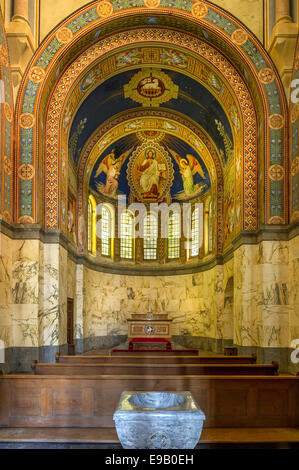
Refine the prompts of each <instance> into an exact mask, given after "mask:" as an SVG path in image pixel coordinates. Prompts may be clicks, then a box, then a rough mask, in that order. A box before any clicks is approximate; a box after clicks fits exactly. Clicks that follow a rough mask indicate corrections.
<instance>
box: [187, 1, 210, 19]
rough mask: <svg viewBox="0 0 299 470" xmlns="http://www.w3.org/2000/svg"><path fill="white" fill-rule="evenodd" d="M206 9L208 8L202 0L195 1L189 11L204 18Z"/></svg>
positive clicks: (196, 16) (197, 16)
mask: <svg viewBox="0 0 299 470" xmlns="http://www.w3.org/2000/svg"><path fill="white" fill-rule="evenodd" d="M208 11H209V9H208V7H207V5H206V4H205V3H204V2H196V3H194V5H192V8H191V13H192V15H193V16H195V18H204V17H205V16H206V15H207V13H208Z"/></svg>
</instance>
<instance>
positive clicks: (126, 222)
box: [120, 211, 134, 259]
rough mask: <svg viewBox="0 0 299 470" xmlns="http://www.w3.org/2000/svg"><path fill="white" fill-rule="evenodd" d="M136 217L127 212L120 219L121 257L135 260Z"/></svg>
mask: <svg viewBox="0 0 299 470" xmlns="http://www.w3.org/2000/svg"><path fill="white" fill-rule="evenodd" d="M133 234H134V217H133V214H131V213H130V212H128V211H126V212H123V213H122V214H121V217H120V257H121V258H126V259H133V253H134V238H133Z"/></svg>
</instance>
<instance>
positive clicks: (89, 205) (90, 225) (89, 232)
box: [87, 199, 92, 251]
mask: <svg viewBox="0 0 299 470" xmlns="http://www.w3.org/2000/svg"><path fill="white" fill-rule="evenodd" d="M87 223H88V251H91V230H92V203H91V200H90V199H88V220H87Z"/></svg>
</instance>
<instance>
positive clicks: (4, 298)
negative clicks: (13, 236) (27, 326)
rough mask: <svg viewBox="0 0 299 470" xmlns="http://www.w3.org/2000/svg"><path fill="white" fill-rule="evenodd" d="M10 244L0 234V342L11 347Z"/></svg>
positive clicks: (6, 346) (6, 238) (9, 241)
mask: <svg viewBox="0 0 299 470" xmlns="http://www.w3.org/2000/svg"><path fill="white" fill-rule="evenodd" d="M11 256H12V243H11V240H10V238H8V237H6V236H5V235H4V234H2V233H0V340H1V341H3V342H4V345H5V348H8V347H10V346H12V290H11V283H12V257H11Z"/></svg>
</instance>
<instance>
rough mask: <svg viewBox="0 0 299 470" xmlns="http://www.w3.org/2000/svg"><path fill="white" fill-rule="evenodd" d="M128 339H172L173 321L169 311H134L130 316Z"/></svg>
mask: <svg viewBox="0 0 299 470" xmlns="http://www.w3.org/2000/svg"><path fill="white" fill-rule="evenodd" d="M127 322H128V341H131V340H132V339H133V338H136V337H138V338H144V339H146V341H148V339H153V340H156V342H157V340H158V339H159V338H160V339H163V338H165V339H167V340H169V341H170V340H171V322H172V318H168V314H167V313H145V314H142V313H133V314H132V315H131V318H128V320H127Z"/></svg>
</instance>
